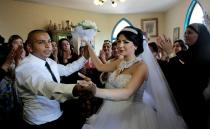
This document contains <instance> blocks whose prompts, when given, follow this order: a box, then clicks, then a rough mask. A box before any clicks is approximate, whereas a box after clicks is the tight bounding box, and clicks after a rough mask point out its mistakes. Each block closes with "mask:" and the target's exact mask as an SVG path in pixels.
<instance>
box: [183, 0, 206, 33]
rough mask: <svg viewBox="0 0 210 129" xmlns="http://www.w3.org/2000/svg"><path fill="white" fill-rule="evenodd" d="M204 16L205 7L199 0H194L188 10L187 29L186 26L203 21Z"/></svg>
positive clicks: (185, 24)
mask: <svg viewBox="0 0 210 129" xmlns="http://www.w3.org/2000/svg"><path fill="white" fill-rule="evenodd" d="M203 16H204V13H203V9H202V7H201V5H200V4H199V2H198V1H197V0H192V2H191V3H190V6H189V8H188V11H187V15H186V18H185V23H184V28H185V29H186V27H187V26H188V25H189V24H191V23H203V22H204V19H203Z"/></svg>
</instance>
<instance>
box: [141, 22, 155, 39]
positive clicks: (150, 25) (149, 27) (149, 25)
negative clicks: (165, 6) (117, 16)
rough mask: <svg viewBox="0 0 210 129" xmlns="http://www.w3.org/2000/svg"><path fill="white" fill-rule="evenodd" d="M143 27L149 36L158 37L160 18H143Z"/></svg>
mask: <svg viewBox="0 0 210 129" xmlns="http://www.w3.org/2000/svg"><path fill="white" fill-rule="evenodd" d="M141 28H142V30H143V31H144V32H145V33H147V35H148V36H149V37H157V36H158V18H146V19H141Z"/></svg>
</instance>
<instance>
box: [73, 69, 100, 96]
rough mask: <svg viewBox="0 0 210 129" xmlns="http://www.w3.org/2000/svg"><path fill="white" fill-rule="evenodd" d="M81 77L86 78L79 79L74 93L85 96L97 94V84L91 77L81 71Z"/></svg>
mask: <svg viewBox="0 0 210 129" xmlns="http://www.w3.org/2000/svg"><path fill="white" fill-rule="evenodd" d="M78 75H79V76H80V77H82V78H83V79H84V80H78V81H77V84H76V85H75V87H74V89H73V95H74V96H75V97H77V96H79V97H80V96H84V95H91V96H95V94H96V88H97V87H96V85H95V84H94V83H93V82H92V81H91V79H90V78H89V77H87V76H85V75H83V74H81V73H78Z"/></svg>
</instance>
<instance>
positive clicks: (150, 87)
mask: <svg viewBox="0 0 210 129" xmlns="http://www.w3.org/2000/svg"><path fill="white" fill-rule="evenodd" d="M143 46H144V52H143V53H142V54H141V55H140V56H138V58H141V59H143V60H144V62H145V63H146V64H147V67H148V71H149V76H148V80H147V81H146V89H145V93H144V96H143V98H144V99H143V101H144V102H146V103H149V104H150V105H152V106H153V108H155V110H156V112H157V117H158V123H159V125H160V129H186V128H187V127H186V125H185V122H184V120H183V119H182V117H181V116H180V114H178V109H177V107H176V104H175V101H174V99H173V97H172V96H173V95H172V94H171V92H170V89H169V87H168V83H167V81H166V79H165V77H164V75H163V73H162V71H161V68H160V66H159V65H158V63H157V60H156V59H155V58H154V56H153V55H152V53H151V51H150V49H149V47H148V43H147V41H146V40H145V39H144V43H143Z"/></svg>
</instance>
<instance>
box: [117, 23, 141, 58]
mask: <svg viewBox="0 0 210 129" xmlns="http://www.w3.org/2000/svg"><path fill="white" fill-rule="evenodd" d="M121 34H122V35H124V36H125V37H126V38H127V39H128V40H129V41H132V42H133V44H134V45H135V46H136V47H137V49H136V51H135V55H136V56H138V55H139V54H141V53H142V52H143V51H144V49H143V32H142V31H141V30H140V29H138V28H136V27H133V26H127V27H125V28H124V29H122V30H121V31H120V32H119V33H118V34H117V39H118V38H119V36H120V35H121Z"/></svg>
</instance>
